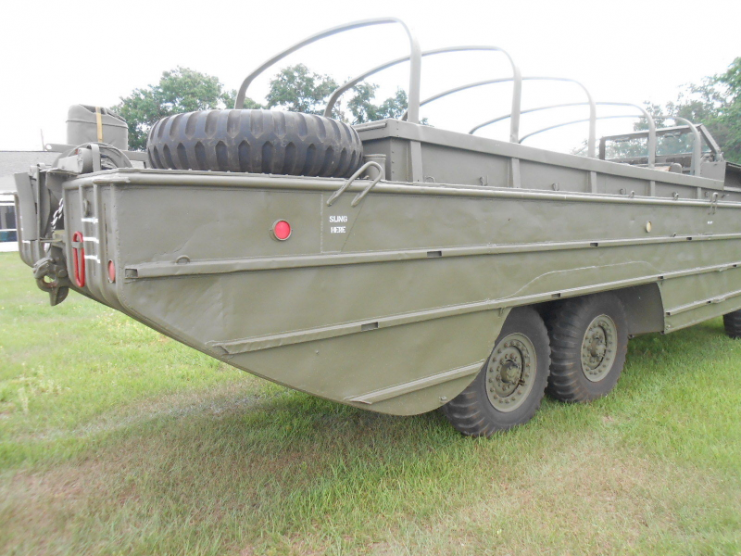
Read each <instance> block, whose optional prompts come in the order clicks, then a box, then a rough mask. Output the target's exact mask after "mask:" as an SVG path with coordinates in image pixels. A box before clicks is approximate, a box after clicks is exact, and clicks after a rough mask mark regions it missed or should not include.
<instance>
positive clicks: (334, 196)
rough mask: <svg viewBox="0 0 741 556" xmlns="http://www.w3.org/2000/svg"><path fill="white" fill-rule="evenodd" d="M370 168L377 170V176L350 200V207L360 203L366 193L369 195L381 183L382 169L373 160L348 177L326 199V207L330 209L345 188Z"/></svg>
mask: <svg viewBox="0 0 741 556" xmlns="http://www.w3.org/2000/svg"><path fill="white" fill-rule="evenodd" d="M371 167H374V168H376V169H377V170H378V175H377V176H376V177H375V178H373V180H372V181H371V183H370V185H369V186H368V187H366V188H365V189H364V190H363V191H361V192H360V193H358V194H357V195H356V196H355V198H354V199H353V200H352V203H350V206H353V207H355V206H357V205H358V203H360V201H362V200H363V198H364V197H365V196H366V195H367V194H368V193H370V190H371V189H373V188H374V187H375V186H376V184H377V183H378V182H379V181H381V178H382V177H383V167H382V166H381V165H380V164H379V163H378V162H374V161H373V160H371V161H368V162H366V163H365V164H363V165H362V166H361V167H360V168H358V170H357V171H356V172H355V173H354V174H353V175H352V176H350V178H349V179H348V180H347V181H346V182H345V183H343V184H342V187H340V188H339V189H338V190H337V191H335V192H334V193H333V194H332V196H331V197H330V198H329V199H327V206H328V207H331V206H332V203H334V202H335V201H336V200H337V198H338V197H339V196H340V195H342V194H343V193H344V192H345V191H346V190H347V188H348V187H350V186H351V185H352V183H353V182H354V181H355V180H356V179H358V178H359V177H360V176H361V175H363V174H364V173H365V171H366V170H368V168H371Z"/></svg>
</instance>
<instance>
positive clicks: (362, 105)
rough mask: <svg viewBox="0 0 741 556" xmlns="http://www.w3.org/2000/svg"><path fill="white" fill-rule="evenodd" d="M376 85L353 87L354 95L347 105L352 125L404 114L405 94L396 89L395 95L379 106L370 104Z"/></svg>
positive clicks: (405, 106)
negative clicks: (351, 116) (352, 118)
mask: <svg viewBox="0 0 741 556" xmlns="http://www.w3.org/2000/svg"><path fill="white" fill-rule="evenodd" d="M376 89H378V85H375V84H373V83H359V84H358V85H356V86H355V87H353V91H355V95H354V96H353V97H352V98H351V99H350V101H349V102H348V103H347V107H348V109H349V110H350V112H351V113H352V115H353V117H354V120H353V123H354V124H362V123H365V122H373V121H376V120H383V119H386V118H401V116H403V115H404V112H406V109H407V106H408V102H407V94H406V91H404V90H403V89H397V90H396V94H395V95H394V96H392V97H389V98H387V99H386V100H384V101H383V102H382V103H381V104H380V105H375V104H373V102H371V101H372V100H373V99H374V98H375V96H376Z"/></svg>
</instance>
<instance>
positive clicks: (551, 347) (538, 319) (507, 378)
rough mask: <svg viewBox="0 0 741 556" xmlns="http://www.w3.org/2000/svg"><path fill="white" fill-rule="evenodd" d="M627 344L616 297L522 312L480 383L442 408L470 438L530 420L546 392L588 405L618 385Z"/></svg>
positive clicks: (511, 321) (511, 319)
mask: <svg viewBox="0 0 741 556" xmlns="http://www.w3.org/2000/svg"><path fill="white" fill-rule="evenodd" d="M627 345H628V332H627V321H626V316H625V309H624V308H623V306H622V303H621V302H620V300H619V299H618V298H617V296H615V295H614V294H598V295H591V296H586V297H580V298H575V299H569V300H565V301H562V302H559V303H557V304H555V305H553V306H552V307H550V310H549V311H548V312H547V313H546V314H545V315H543V316H541V314H540V313H538V312H537V311H536V310H535V309H534V308H532V307H518V308H516V309H513V310H512V312H511V313H510V315H509V316H508V318H507V320H506V322H505V323H504V326H503V327H502V331H501V333H500V334H499V337H498V338H497V341H496V342H495V345H494V349H493V350H492V353H491V355H490V356H489V358H488V359H487V361H486V363H485V364H484V367H483V368H482V369H481V371H480V372H479V374H478V375H477V376H476V378H475V379H474V381H473V382H472V383H471V384H470V385H469V386H468V388H466V389H465V390H464V391H463V392H462V393H461V394H460V395H458V396H457V397H456V398H455V399H453V400H452V401H451V402H449V403H448V404H447V405H446V406H444V407H443V413H444V414H445V415H446V417H447V418H448V420H449V421H450V422H451V423H452V425H453V426H454V427H455V428H456V429H458V430H459V431H460V432H462V433H463V434H465V435H468V436H491V435H492V434H494V433H495V432H496V431H500V430H506V429H509V428H512V427H514V426H516V425H521V424H524V423H526V422H528V421H529V420H530V419H531V418H532V417H533V415H535V412H536V411H537V410H538V408H539V407H540V404H541V401H542V399H543V396H544V394H545V393H546V392H547V393H548V394H550V395H551V396H552V397H554V398H556V399H558V400H561V401H564V402H589V401H592V400H594V399H597V398H600V397H602V396H604V395H606V394H607V393H608V392H610V390H612V389H613V388H614V386H615V384H617V381H618V379H619V378H620V373H621V371H622V369H623V364H624V363H625V355H626V350H627Z"/></svg>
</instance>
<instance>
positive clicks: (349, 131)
mask: <svg viewBox="0 0 741 556" xmlns="http://www.w3.org/2000/svg"><path fill="white" fill-rule="evenodd" d="M147 151H148V153H149V159H150V161H151V163H152V166H153V167H154V168H169V169H173V170H214V171H223V172H226V171H230V172H252V173H261V174H287V175H291V176H320V177H349V176H350V175H352V173H353V172H355V170H357V169H358V167H359V166H360V164H361V163H362V160H363V145H362V143H361V142H360V137H359V136H358V133H357V132H356V131H355V130H354V129H353V128H352V127H351V126H349V125H347V124H344V123H342V122H338V121H337V120H331V119H329V118H324V117H322V116H315V115H312V114H302V113H299V112H280V111H277V110H206V111H202V112H188V113H186V114H177V115H175V116H168V117H166V118H163V119H161V120H160V121H158V122H157V123H156V124H155V125H154V127H152V129H151V131H150V133H149V138H148V140H147Z"/></svg>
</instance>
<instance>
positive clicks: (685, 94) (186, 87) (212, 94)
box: [112, 57, 741, 163]
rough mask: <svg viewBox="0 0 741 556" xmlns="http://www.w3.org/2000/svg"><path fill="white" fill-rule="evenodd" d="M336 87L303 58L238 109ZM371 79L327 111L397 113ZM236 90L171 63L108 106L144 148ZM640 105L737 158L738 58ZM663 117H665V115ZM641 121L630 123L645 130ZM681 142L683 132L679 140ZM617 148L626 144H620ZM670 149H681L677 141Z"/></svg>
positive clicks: (314, 109)
mask: <svg viewBox="0 0 741 556" xmlns="http://www.w3.org/2000/svg"><path fill="white" fill-rule="evenodd" d="M337 87H338V83H337V81H335V79H333V78H332V77H330V76H329V75H321V74H317V73H314V72H312V71H311V70H309V68H307V67H306V66H305V65H303V64H297V65H294V66H289V67H286V68H284V69H282V70H281V71H280V72H279V73H278V74H276V75H275V76H274V77H273V78H272V79H271V80H270V84H269V91H268V94H267V95H266V97H265V104H264V105H263V104H260V103H258V102H255V101H254V100H253V99H250V98H247V99H245V104H244V106H245V108H282V109H285V110H290V111H295V112H304V113H308V114H321V113H322V112H323V109H324V106H325V104H326V101H327V98H328V97H329V95H330V94H331V93H332V91H333V90H334V89H336V88H337ZM377 89H378V85H376V84H374V83H366V82H363V83H359V84H357V85H356V86H354V87H353V88H352V90H351V91H350V92H348V95H349V96H348V100H346V102H345V104H342V103H341V102H338V104H337V105H336V107H335V109H334V111H333V117H335V118H337V119H340V120H343V121H345V122H348V123H352V124H359V123H364V122H369V121H375V120H380V119H384V118H398V117H400V116H401V115H402V114H403V113H404V111H405V110H406V109H407V95H406V92H405V91H404V90H402V89H398V90H397V91H396V94H395V95H394V96H392V97H389V98H387V99H385V100H383V101H381V102H380V103H378V104H376V103H375V96H376V91H377ZM235 97H236V91H234V90H231V91H227V90H226V89H225V88H224V85H223V84H222V83H221V81H219V79H218V78H216V77H214V76H211V75H207V74H205V73H201V72H197V71H194V70H191V69H188V68H182V67H177V68H175V69H174V70H171V71H166V72H164V73H163V74H162V77H161V78H160V81H159V83H157V84H156V85H150V86H148V87H145V88H142V89H134V91H133V92H132V93H131V94H130V95H129V96H127V97H122V98H121V102H120V103H119V104H117V105H116V106H114V107H112V110H113V111H114V112H117V113H118V114H120V115H121V116H122V117H123V118H124V119H125V120H126V121H127V122H128V124H129V144H130V148H132V149H138V150H143V149H145V148H146V143H147V133H148V131H149V129H150V128H151V127H152V126H153V125H154V124H155V123H156V122H157V121H158V120H159V119H160V118H164V117H165V116H170V115H173V114H179V113H182V112H192V111H195V110H212V109H221V108H230V107H231V106H233V105H234V99H235ZM645 105H646V109H647V111H648V112H649V113H651V114H652V115H653V116H654V117H655V118H656V119H657V122H658V123H659V125H662V124H663V122H664V121H665V120H667V118H668V117H670V116H679V117H682V118H686V119H688V120H690V121H691V122H694V123H703V124H705V126H706V127H707V128H708V130H709V131H710V133H711V134H712V136H713V137H714V138H715V140H716V141H717V142H718V144H719V145H720V146H721V148H722V149H723V150H724V153H725V157H726V159H727V160H730V161H733V162H738V163H741V57H738V58H736V59H735V60H734V61H733V62H732V63H731V64H730V66H729V67H728V70H727V71H725V72H724V73H721V74H718V75H713V76H709V77H705V78H704V79H703V80H702V81H701V82H700V83H699V84H689V85H687V86H685V87H683V88H682V89H681V90H680V92H679V94H678V97H677V100H676V101H669V102H666V103H665V104H652V103H648V102H646V103H645ZM667 121H668V120H667ZM646 127H647V126H646V123H645V121H642V122H639V123H637V124H635V126H634V129H636V130H642V129H646ZM684 140H685V141H686V138H685V139H684ZM623 148H624V149H626V148H627V149H630V148H631V147H629V146H627V145H626V146H625V147H623ZM676 148H681V149H684V148H687V146H686V145H684V144H682V145H677V147H676Z"/></svg>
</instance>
